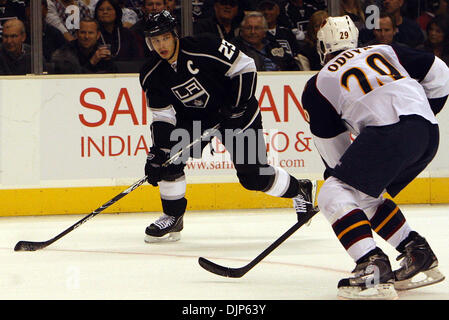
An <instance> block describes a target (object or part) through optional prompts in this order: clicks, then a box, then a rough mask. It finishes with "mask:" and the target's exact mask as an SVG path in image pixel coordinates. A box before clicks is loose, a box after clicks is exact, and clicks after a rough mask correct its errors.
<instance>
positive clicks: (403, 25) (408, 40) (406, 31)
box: [383, 0, 424, 48]
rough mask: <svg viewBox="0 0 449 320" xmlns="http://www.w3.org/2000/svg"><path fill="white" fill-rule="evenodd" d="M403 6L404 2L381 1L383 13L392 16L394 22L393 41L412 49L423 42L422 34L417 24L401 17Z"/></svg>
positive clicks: (395, 0) (402, 0)
mask: <svg viewBox="0 0 449 320" xmlns="http://www.w3.org/2000/svg"><path fill="white" fill-rule="evenodd" d="M403 4H404V0H383V5H384V7H385V11H386V12H387V13H390V14H391V15H393V16H394V18H395V20H396V25H397V28H398V32H397V33H396V34H395V37H394V39H395V41H398V42H401V43H404V44H406V45H408V46H410V47H413V48H414V47H416V46H418V45H420V44H422V43H423V42H424V33H423V31H422V30H421V28H420V27H419V25H418V23H416V22H415V21H413V20H410V19H408V18H406V17H404V16H403V15H402V13H401V8H402V6H403Z"/></svg>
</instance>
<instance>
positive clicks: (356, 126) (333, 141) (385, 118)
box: [302, 45, 449, 167]
mask: <svg viewBox="0 0 449 320" xmlns="http://www.w3.org/2000/svg"><path fill="white" fill-rule="evenodd" d="M448 95H449V68H448V67H447V65H446V64H445V63H444V62H443V61H442V60H441V59H439V58H437V57H435V56H434V55H433V54H431V53H429V52H424V51H418V50H413V49H410V48H408V47H405V46H399V45H392V46H389V45H374V46H369V47H365V48H357V49H351V50H346V51H344V52H342V53H340V54H339V55H338V56H336V57H335V58H334V59H332V60H331V61H329V62H328V63H327V64H326V65H325V66H324V67H323V68H322V70H321V71H320V72H319V73H318V74H316V75H315V76H313V77H312V78H311V79H310V80H309V81H308V82H307V85H306V87H305V88H304V92H303V96H302V104H303V107H304V109H305V110H306V111H307V113H308V115H309V121H310V130H311V132H312V134H313V136H314V142H315V145H316V147H317V149H318V151H319V152H320V155H321V156H322V158H323V159H324V160H325V162H326V164H327V165H328V166H329V167H334V166H335V165H336V164H337V163H338V161H339V159H340V157H341V155H342V154H343V153H344V151H345V150H346V149H347V147H348V146H349V144H350V143H351V140H350V138H349V135H348V134H347V132H346V131H347V130H349V131H350V132H351V133H353V134H355V135H358V134H359V133H360V132H361V131H362V130H363V129H364V128H365V127H367V126H385V125H390V124H394V123H397V122H399V121H400V116H405V115H419V116H421V117H423V118H425V119H427V120H428V121H429V122H431V123H433V124H436V123H437V120H436V118H435V114H436V113H438V112H439V111H440V110H441V108H442V106H443V105H444V103H445V101H446V98H447V96H448Z"/></svg>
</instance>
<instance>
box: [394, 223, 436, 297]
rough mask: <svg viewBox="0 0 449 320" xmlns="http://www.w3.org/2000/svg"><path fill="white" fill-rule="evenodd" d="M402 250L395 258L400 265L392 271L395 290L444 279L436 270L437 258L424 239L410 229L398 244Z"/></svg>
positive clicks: (412, 287) (426, 284)
mask: <svg viewBox="0 0 449 320" xmlns="http://www.w3.org/2000/svg"><path fill="white" fill-rule="evenodd" d="M398 250H399V251H400V252H402V253H401V254H400V255H399V256H398V257H397V258H396V260H398V261H399V260H401V259H403V260H402V261H401V267H400V268H399V269H398V270H395V271H394V277H395V283H394V287H395V288H396V289H397V290H409V289H414V288H419V287H423V286H428V285H430V284H434V283H437V282H440V281H443V280H444V275H443V274H442V273H441V272H440V271H439V270H438V268H437V267H438V260H437V257H436V256H435V254H434V253H433V251H432V249H431V248H430V246H429V244H428V243H427V241H426V239H424V238H423V237H421V236H420V235H419V234H418V233H417V232H415V231H412V232H410V234H409V235H408V236H407V238H406V239H405V240H404V241H402V242H401V244H400V245H399V246H398Z"/></svg>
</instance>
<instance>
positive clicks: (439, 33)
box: [429, 23, 444, 45]
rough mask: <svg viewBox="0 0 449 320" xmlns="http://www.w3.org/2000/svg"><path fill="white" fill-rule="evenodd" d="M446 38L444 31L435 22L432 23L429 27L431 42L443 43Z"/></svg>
mask: <svg viewBox="0 0 449 320" xmlns="http://www.w3.org/2000/svg"><path fill="white" fill-rule="evenodd" d="M443 40H444V32H443V30H441V28H440V27H438V26H437V25H436V24H435V23H432V24H431V25H430V27H429V42H430V43H431V44H434V45H436V44H441V43H443Z"/></svg>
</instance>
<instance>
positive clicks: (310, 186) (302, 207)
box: [293, 179, 318, 225]
mask: <svg viewBox="0 0 449 320" xmlns="http://www.w3.org/2000/svg"><path fill="white" fill-rule="evenodd" d="M298 182H299V194H298V195H297V196H296V197H294V198H293V207H294V208H295V211H296V214H297V215H298V219H299V217H300V216H301V215H304V214H305V213H307V212H310V211H311V210H315V211H318V208H314V203H315V194H316V182H315V181H313V182H312V181H310V180H308V179H298ZM310 221H311V220H309V221H308V222H307V225H309V224H310Z"/></svg>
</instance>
